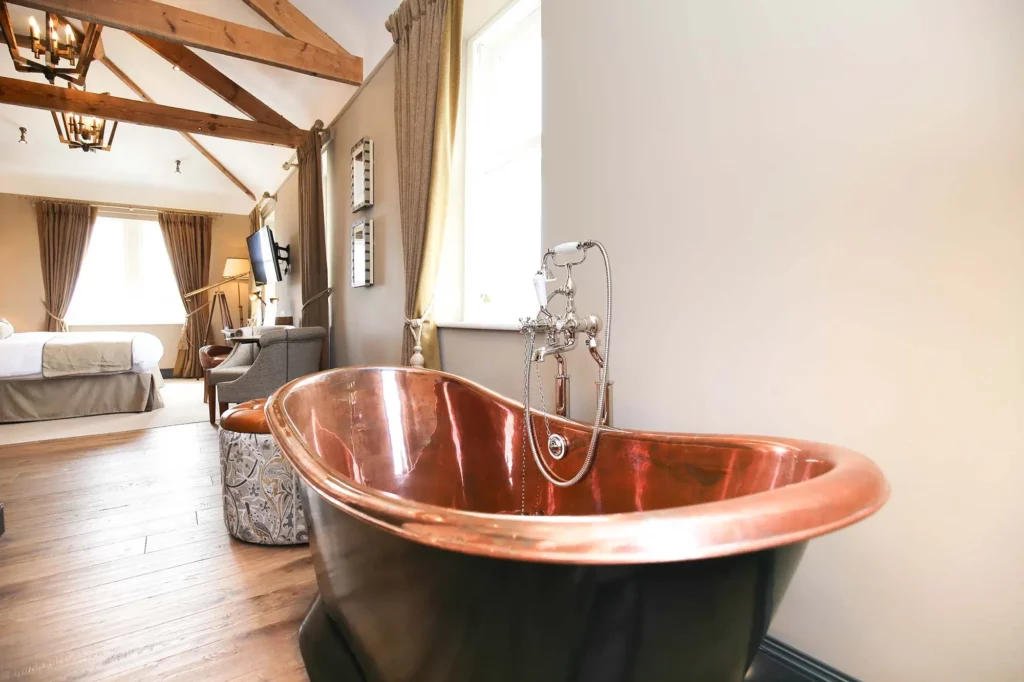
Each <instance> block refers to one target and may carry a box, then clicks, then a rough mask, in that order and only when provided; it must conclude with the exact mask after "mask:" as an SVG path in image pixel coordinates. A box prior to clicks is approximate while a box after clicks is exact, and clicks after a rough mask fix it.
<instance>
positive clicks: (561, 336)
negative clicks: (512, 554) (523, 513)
mask: <svg viewBox="0 0 1024 682" xmlns="http://www.w3.org/2000/svg"><path fill="white" fill-rule="evenodd" d="M593 248H596V249H597V250H598V251H600V252H601V257H602V259H603V260H604V271H605V296H606V303H605V321H604V355H603V357H602V355H601V353H600V351H598V340H597V336H598V333H599V332H600V331H601V327H602V325H601V320H600V319H599V318H598V317H597V316H596V315H580V314H578V313H577V311H576V282H575V281H574V280H573V277H572V269H573V267H575V266H577V265H580V264H581V263H583V262H584V261H585V260H586V259H587V252H588V251H589V250H590V249H593ZM572 254H575V255H576V258H577V259H576V260H567V261H565V262H559V261H558V259H557V258H556V256H570V255H572ZM551 268H564V269H565V271H566V275H565V282H564V283H563V284H562V285H561V286H560V287H558V288H556V289H555V290H553V291H551V292H548V283H549V282H553V281H555V278H554V277H553V276H552V275H551V272H552V270H551ZM533 288H534V292H535V293H536V294H537V303H538V305H539V306H540V309H539V310H538V311H537V315H536V317H525V318H522V319H520V320H519V324H520V332H521V333H522V334H523V335H524V336H526V358H525V361H524V365H525V366H524V386H523V389H524V390H523V404H524V409H525V422H526V440H528V441H529V443H530V450H531V451H532V453H533V458H534V461H535V463H536V464H537V467H538V468H539V469H540V471H541V473H542V474H544V477H545V478H547V479H548V481H550V482H551V483H552V484H554V485H556V486H560V487H568V486H571V485H574V484H576V483H578V482H579V481H580V480H582V479H583V477H584V476H586V474H587V472H588V471H589V470H590V466H591V464H592V463H593V459H594V454H595V452H596V451H597V440H598V436H599V435H600V432H601V428H602V426H604V425H607V419H608V405H607V401H608V354H609V352H608V349H609V346H610V344H611V318H612V273H611V265H610V264H609V262H608V252H607V251H606V250H605V248H604V245H602V244H601V243H600V242H596V241H589V240H588V241H581V242H567V243H565V244H559V245H558V246H556V247H554V248H552V249H548V250H547V251H546V252H545V253H544V256H543V257H542V258H541V262H540V269H539V270H537V274H535V275H534V276H533ZM559 296H561V297H563V298H564V299H565V311H564V312H563V313H562V314H560V315H559V314H555V313H553V312H552V311H551V309H550V307H551V302H552V301H553V300H554V299H555V298H556V297H559ZM580 335H583V336H585V337H586V341H585V344H584V345H585V346H586V348H587V349H588V350H589V351H590V354H591V355H592V356H593V358H594V360H595V362H596V363H597V366H598V374H599V376H600V380H599V381H598V395H597V415H596V417H595V419H594V431H593V433H592V434H591V439H590V447H589V448H588V450H587V458H586V460H585V461H584V464H583V467H582V468H581V469H580V471H579V472H578V473H577V474H576V475H575V476H573V477H572V478H569V479H563V478H560V477H559V476H557V475H556V474H554V473H553V472H552V471H551V470H550V469H548V467H547V466H546V465H545V464H544V462H543V460H542V459H541V457H540V452H539V449H538V447H537V443H536V440H535V438H534V435H533V422H532V420H531V419H530V374H531V372H530V370H531V365H533V364H535V363H540V362H543V361H544V359H545V358H546V357H548V356H552V355H553V356H554V357H555V360H556V361H557V362H558V374H557V376H556V377H555V410H556V413H557V414H558V415H559V416H563V417H564V416H567V412H568V404H569V377H568V376H567V375H566V374H565V361H564V359H563V358H562V354H563V353H566V352H568V351H570V350H572V349H573V348H575V347H576V342H577V338H578V337H579V336H580ZM538 336H541V337H543V338H544V340H545V345H543V346H541V347H539V348H537V347H536V339H537V337H538ZM541 409H542V410H543V412H544V413H545V414H546V411H547V408H546V406H545V405H544V392H543V390H542V391H541ZM544 423H545V427H546V429H547V452H548V455H549V456H551V457H552V458H553V459H562V458H563V457H565V455H566V454H567V452H568V448H569V445H568V442H567V441H566V439H565V438H564V437H563V436H561V435H559V434H552V433H551V428H550V425H549V424H548V422H547V418H546V417H545V419H544ZM524 456H525V453H524Z"/></svg>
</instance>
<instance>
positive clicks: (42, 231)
mask: <svg viewBox="0 0 1024 682" xmlns="http://www.w3.org/2000/svg"><path fill="white" fill-rule="evenodd" d="M95 223H96V208H95V207H92V206H89V205H88V204H77V203H68V202H62V201H40V202H39V205H38V207H37V214H36V225H37V227H38V229H39V260H40V263H41V264H42V270H43V293H44V295H45V296H46V299H45V300H44V301H43V306H44V307H45V308H46V330H47V331H51V332H64V331H67V329H68V326H67V325H66V324H65V323H64V315H65V313H67V311H68V305H70V304H71V295H72V294H73V293H74V291H75V284H76V283H77V282H78V273H79V272H80V271H81V269H82V259H83V258H85V249H86V247H87V246H88V245H89V235H90V234H92V226H93V225H94V224H95Z"/></svg>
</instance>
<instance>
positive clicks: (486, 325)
mask: <svg viewBox="0 0 1024 682" xmlns="http://www.w3.org/2000/svg"><path fill="white" fill-rule="evenodd" d="M435 324H436V325H437V326H438V328H439V329H477V330H482V331H491V332H517V333H518V332H519V323H507V322H506V323H501V322H435Z"/></svg>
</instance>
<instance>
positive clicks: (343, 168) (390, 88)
mask: <svg viewBox="0 0 1024 682" xmlns="http://www.w3.org/2000/svg"><path fill="white" fill-rule="evenodd" d="M394 88H395V71H394V58H393V57H390V56H389V57H388V58H387V59H386V60H385V61H384V62H383V63H382V64H381V65H380V66H379V67H378V71H377V73H376V74H375V75H374V76H373V78H371V79H370V80H369V81H367V83H366V85H365V86H364V87H363V89H362V91H360V92H359V93H358V94H357V95H356V98H355V99H354V100H353V101H352V102H351V103H350V105H349V106H348V108H347V109H346V111H345V113H344V114H343V115H342V116H341V118H340V119H339V120H338V122H337V123H336V124H335V125H334V127H333V129H332V135H333V137H332V141H331V143H330V145H329V146H328V147H327V150H326V152H325V157H326V158H325V168H326V169H327V170H326V175H327V186H326V194H327V197H328V199H327V203H328V207H329V210H328V215H327V232H328V246H329V253H330V256H329V269H330V273H331V278H330V280H331V285H332V286H333V287H334V295H333V296H332V297H331V316H332V323H333V329H332V336H333V338H332V343H333V364H334V365H335V366H344V365H370V364H388V365H394V364H401V359H402V358H401V355H402V333H403V325H404V323H405V316H404V310H403V308H404V301H405V280H404V273H405V268H404V265H403V260H402V233H401V218H400V215H399V205H398V157H397V152H396V150H395V125H394V122H395V118H394V115H395V114H394V112H395V105H394ZM363 137H369V138H370V139H371V140H373V145H374V147H373V153H374V204H373V206H372V207H370V208H368V209H363V210H361V211H359V212H358V213H352V210H351V206H352V202H351V199H350V196H351V194H350V193H351V189H350V182H351V171H350V170H349V165H350V155H351V150H352V147H353V146H354V145H355V144H356V142H357V141H359V140H360V139H362V138H363ZM364 218H366V219H371V218H372V219H373V230H374V250H375V252H374V253H375V259H374V284H373V286H370V287H352V286H351V272H352V268H351V257H352V249H351V240H350V231H351V226H352V225H353V224H354V223H356V222H357V221H359V220H362V219H364Z"/></svg>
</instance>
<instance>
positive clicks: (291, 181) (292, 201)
mask: <svg viewBox="0 0 1024 682" xmlns="http://www.w3.org/2000/svg"><path fill="white" fill-rule="evenodd" d="M273 230H274V240H275V241H276V242H277V243H278V244H280V245H281V246H282V247H284V246H291V256H292V259H291V260H292V262H291V267H290V268H289V271H288V273H287V274H283V273H282V279H281V281H280V282H278V283H277V284H276V285H275V291H276V295H277V297H278V298H279V299H280V301H279V302H278V303H277V305H276V306H274V308H273V309H272V311H271V312H272V313H273V314H276V315H280V316H286V317H292V318H293V321H294V322H295V323H296V324H298V323H299V317H300V316H299V313H300V312H301V311H302V276H301V274H300V272H301V267H302V264H301V263H300V258H299V248H300V246H299V176H298V175H297V174H296V173H294V172H293V173H292V174H291V175H290V176H289V177H288V179H287V180H286V181H285V183H284V184H283V185H281V187H280V188H279V189H278V190H277V203H276V204H275V205H274V227H273ZM282 267H283V266H282Z"/></svg>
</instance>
